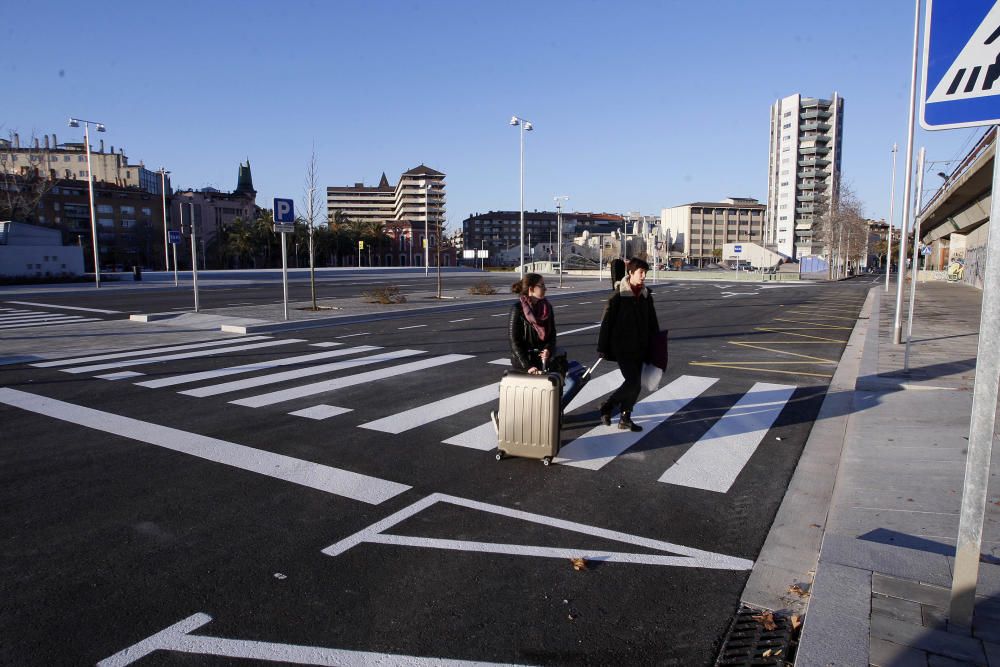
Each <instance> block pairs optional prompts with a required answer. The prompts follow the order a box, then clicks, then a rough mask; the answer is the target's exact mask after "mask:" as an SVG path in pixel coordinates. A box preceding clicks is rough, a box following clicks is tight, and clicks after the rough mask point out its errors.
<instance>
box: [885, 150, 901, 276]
mask: <svg viewBox="0 0 1000 667" xmlns="http://www.w3.org/2000/svg"><path fill="white" fill-rule="evenodd" d="M897 152H898V149H897V148H896V144H893V145H892V184H891V185H890V186H889V227H888V229H886V237H885V243H886V246H885V291H886V292H888V291H889V268H890V267H891V266H892V221H893V219H894V218H895V217H896V216H895V215H894V212H895V211H894V209H895V206H896V153H897Z"/></svg>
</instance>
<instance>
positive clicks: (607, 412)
mask: <svg viewBox="0 0 1000 667" xmlns="http://www.w3.org/2000/svg"><path fill="white" fill-rule="evenodd" d="M600 409H601V423H602V424H604V425H605V426H611V411H612V409H614V406H613V405H611V403H610V402H607V403H601V408H600Z"/></svg>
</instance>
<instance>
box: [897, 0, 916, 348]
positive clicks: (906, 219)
mask: <svg viewBox="0 0 1000 667" xmlns="http://www.w3.org/2000/svg"><path fill="white" fill-rule="evenodd" d="M920 2H921V0H916V16H914V18H913V71H912V72H911V74H910V106H909V108H908V113H909V117H908V120H907V127H906V162H905V169H906V179H905V181H904V185H903V220H902V221H901V222H900V224H899V266H898V267H897V268H896V283H897V284H896V317H895V319H894V321H893V333H892V342H893V344H895V345H899V343H900V342H901V338H902V334H903V320H902V317H901V316H902V310H903V278H904V277H905V275H906V274H905V273H903V270H904V267H905V266H906V229H907V227H908V226H909V224H910V192H911V189H910V188H911V185H912V182H913V130H914V122H915V118H916V111H917V109H916V105H915V104H914V103H915V101H916V96H917V54H918V53H919V50H920Z"/></svg>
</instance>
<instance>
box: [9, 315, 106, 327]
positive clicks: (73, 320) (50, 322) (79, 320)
mask: <svg viewBox="0 0 1000 667" xmlns="http://www.w3.org/2000/svg"><path fill="white" fill-rule="evenodd" d="M100 321H101V320H99V319H97V318H94V317H64V318H59V319H46V320H43V321H41V322H24V323H22V324H5V325H3V326H0V329H25V328H27V327H54V326H59V325H64V324H83V323H84V322H100Z"/></svg>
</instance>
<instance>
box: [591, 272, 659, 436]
mask: <svg viewBox="0 0 1000 667" xmlns="http://www.w3.org/2000/svg"><path fill="white" fill-rule="evenodd" d="M625 268H626V274H625V278H624V279H622V280H621V281H620V282H619V283H618V284H617V285H616V286H615V291H614V293H613V294H612V295H611V298H609V299H608V305H607V307H606V308H605V309H604V317H603V319H602V320H601V333H600V335H599V336H598V339H597V353H598V354H599V355H601V356H602V357H603V358H605V359H608V360H609V361H617V362H618V368H619V369H621V372H622V375H623V376H624V377H625V381H624V382H622V384H621V386H620V387H618V389H616V390H615V392H614V393H613V394H611V396H609V397H608V400H607V401H605V402H604V403H603V404H601V421H602V422H604V424H605V425H607V426H610V425H611V415H612V413H613V412H614V409H615V406H616V405H618V406H621V419H620V420H619V422H618V428H620V429H622V430H626V431H641V430H642V427H641V426H639V425H638V424H635V423H633V422H632V409H633V408H634V407H635V402H636V401H637V400H638V398H639V391H640V390H641V389H642V364H643V362H644V361H645V360H646V353H647V352H648V351H649V341H650V338H651V337H652V336H654V335H655V334H657V333H659V331H660V325H659V323H658V322H657V320H656V308H655V307H654V306H653V295H652V294H651V293H650V291H649V289H648V288H647V287H646V286H645V284H644V283H645V280H646V272H647V271H648V270H649V264H647V263H646V262H644V261H643V260H641V259H637V258H634V257H633V258H632V259H630V260H629V261H628V264H626V267H625Z"/></svg>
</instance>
